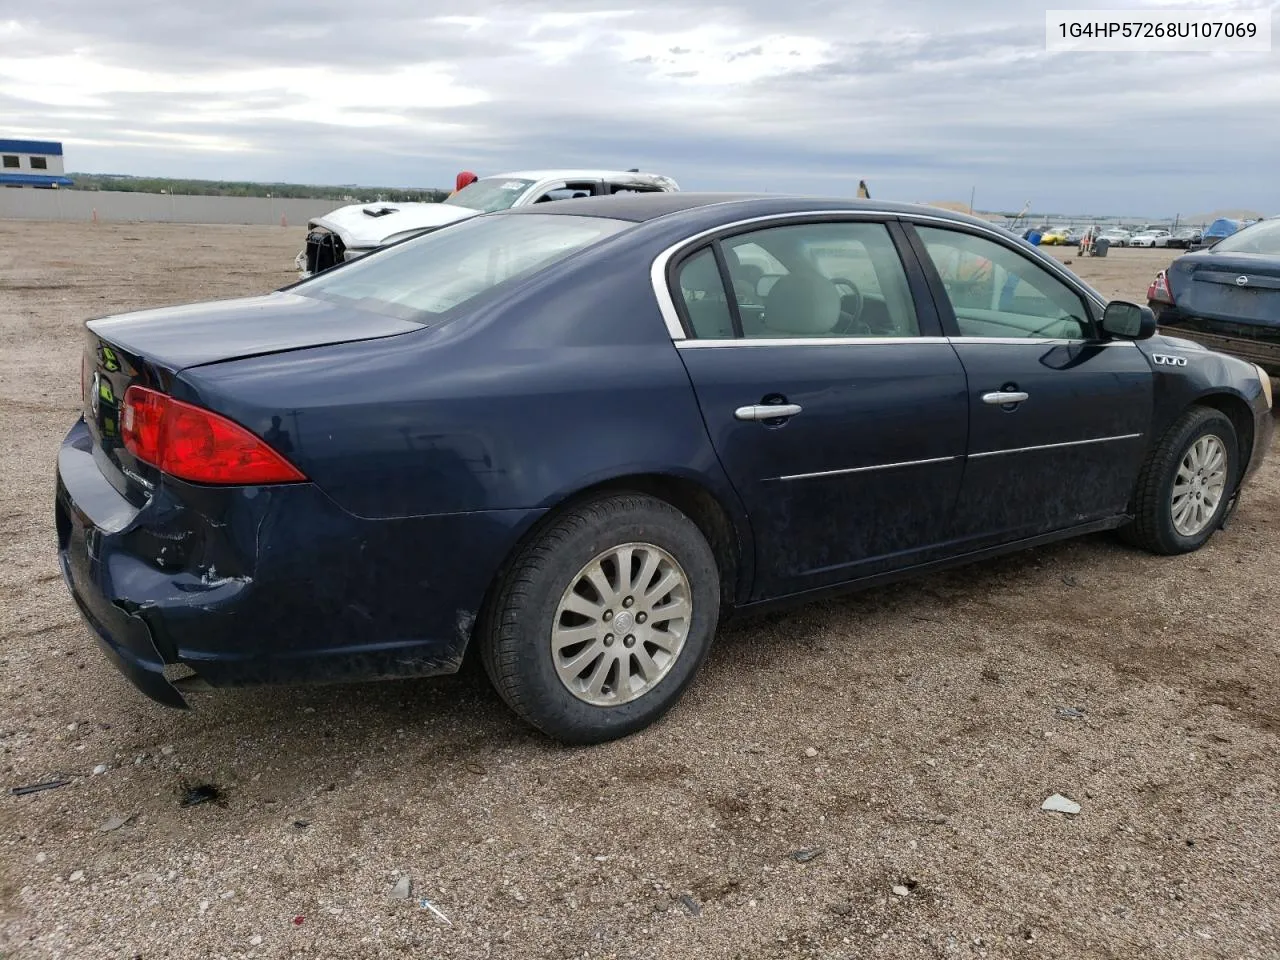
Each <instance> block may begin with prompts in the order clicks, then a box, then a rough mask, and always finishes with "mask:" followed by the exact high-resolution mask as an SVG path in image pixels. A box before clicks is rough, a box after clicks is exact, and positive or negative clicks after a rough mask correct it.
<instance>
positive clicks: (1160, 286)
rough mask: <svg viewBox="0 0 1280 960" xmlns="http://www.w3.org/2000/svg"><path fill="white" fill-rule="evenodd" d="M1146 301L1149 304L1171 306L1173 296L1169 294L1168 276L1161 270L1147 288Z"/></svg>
mask: <svg viewBox="0 0 1280 960" xmlns="http://www.w3.org/2000/svg"><path fill="white" fill-rule="evenodd" d="M1147 300H1148V301H1150V302H1151V303H1167V304H1170V305H1172V304H1173V294H1172V293H1170V292H1169V275H1168V273H1167V272H1166V271H1164V270H1161V271H1160V272H1159V273H1157V274H1156V278H1155V279H1154V280H1152V281H1151V286H1149V287H1147Z"/></svg>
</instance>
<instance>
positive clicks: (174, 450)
mask: <svg viewBox="0 0 1280 960" xmlns="http://www.w3.org/2000/svg"><path fill="white" fill-rule="evenodd" d="M120 432H121V434H122V436H123V438H124V445H125V447H126V448H128V450H129V452H130V453H132V454H133V455H134V456H135V457H137V458H138V459H139V460H141V461H143V462H144V463H149V464H151V465H152V466H153V467H156V468H157V469H159V470H162V471H164V472H165V473H167V474H169V475H171V476H174V477H177V478H179V479H180V480H189V481H191V482H192V483H217V484H234V485H237V486H248V485H256V484H262V483H296V482H298V481H300V480H305V479H306V477H304V476H303V475H302V473H301V472H299V470H298V468H297V467H295V466H294V465H293V464H291V463H289V461H287V460H286V459H285V458H284V457H282V456H280V454H278V453H276V451H275V450H273V449H272V448H271V447H270V446H269V445H268V444H267V442H266V441H265V440H263V439H262V438H261V437H257V436H255V435H254V434H252V433H250V432H249V431H248V430H246V429H245V428H244V427H242V426H240V425H239V424H238V423H233V422H232V421H230V420H228V419H227V418H226V417H220V416H218V414H216V413H213V412H211V411H209V410H205V409H203V408H202V407H197V406H193V405H192V404H189V403H183V402H182V401H181V400H175V399H173V397H170V396H168V395H166V394H163V393H158V392H157V391H155V390H149V389H147V388H146V387H130V388H129V389H128V390H126V391H125V394H124V412H123V413H122V415H121V430H120Z"/></svg>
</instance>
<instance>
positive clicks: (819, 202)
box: [488, 191, 992, 229]
mask: <svg viewBox="0 0 1280 960" xmlns="http://www.w3.org/2000/svg"><path fill="white" fill-rule="evenodd" d="M731 204H732V205H733V206H734V209H733V210H732V211H729V210H727V209H726V211H725V213H726V214H731V215H732V216H731V219H733V220H743V219H748V218H750V217H752V216H757V215H760V216H767V215H773V214H776V213H786V212H795V213H806V212H809V211H813V212H817V211H837V212H841V213H843V212H849V213H857V212H859V211H863V212H867V213H888V214H920V213H927V214H929V215H930V216H935V217H941V218H943V219H946V220H951V221H953V222H957V223H970V224H974V225H976V226H981V227H986V228H987V229H990V228H991V227H992V224H991V222H990V221H987V220H982V219H980V218H978V217H971V216H969V215H967V214H964V213H957V212H956V211H954V210H946V209H943V208H940V207H929V206H925V205H924V204H918V203H895V202H888V201H880V200H851V199H848V198H845V197H821V196H801V195H792V194H776V193H695V192H693V191H680V192H676V193H619V194H614V195H613V196H611V197H585V198H582V199H578V200H557V201H556V202H554V203H545V204H543V203H538V204H533V205H531V206H527V207H514V208H512V209H510V210H504V211H501V213H499V214H488V216H530V215H537V214H553V215H558V216H578V217H605V218H608V219H611V220H630V221H632V222H635V223H643V222H645V221H647V220H656V219H658V218H659V217H667V216H672V215H677V214H681V213H685V212H688V211H693V210H698V209H701V208H704V207H712V206H720V207H726V208H727V207H728V206H729V205H731Z"/></svg>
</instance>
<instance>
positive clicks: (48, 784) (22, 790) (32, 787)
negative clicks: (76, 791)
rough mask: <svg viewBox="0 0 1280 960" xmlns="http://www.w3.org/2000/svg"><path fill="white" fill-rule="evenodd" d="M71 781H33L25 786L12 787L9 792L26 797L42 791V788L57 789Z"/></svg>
mask: <svg viewBox="0 0 1280 960" xmlns="http://www.w3.org/2000/svg"><path fill="white" fill-rule="evenodd" d="M70 782H71V781H70V780H46V781H45V782H44V783H32V784H28V785H27V786H25V787H12V788H10V790H9V792H10V793H11V794H13V795H14V796H15V797H25V796H26V795H27V794H29V793H40V792H41V791H42V790H57V789H58V788H59V787H65V786H66V785H67V784H69V783H70Z"/></svg>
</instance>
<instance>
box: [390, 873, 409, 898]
mask: <svg viewBox="0 0 1280 960" xmlns="http://www.w3.org/2000/svg"><path fill="white" fill-rule="evenodd" d="M412 896H413V878H412V877H411V876H409V875H408V874H407V873H406V874H405V875H404V876H403V877H401V878H400V879H399V880H397V881H396V885H395V886H394V887H392V888H391V899H392V900H408V899H410V898H411V897H412Z"/></svg>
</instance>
